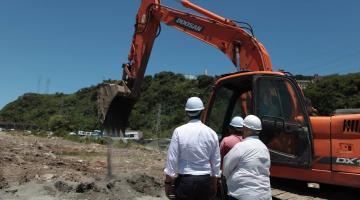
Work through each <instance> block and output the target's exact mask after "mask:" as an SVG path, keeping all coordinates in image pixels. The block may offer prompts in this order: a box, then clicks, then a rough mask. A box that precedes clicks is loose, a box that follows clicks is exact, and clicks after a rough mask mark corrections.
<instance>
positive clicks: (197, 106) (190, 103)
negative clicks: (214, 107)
mask: <svg viewBox="0 0 360 200" xmlns="http://www.w3.org/2000/svg"><path fill="white" fill-rule="evenodd" d="M185 110H186V111H199V110H204V104H203V102H202V101H201V99H200V98H199V97H190V98H189V99H188V100H187V102H186V105H185Z"/></svg>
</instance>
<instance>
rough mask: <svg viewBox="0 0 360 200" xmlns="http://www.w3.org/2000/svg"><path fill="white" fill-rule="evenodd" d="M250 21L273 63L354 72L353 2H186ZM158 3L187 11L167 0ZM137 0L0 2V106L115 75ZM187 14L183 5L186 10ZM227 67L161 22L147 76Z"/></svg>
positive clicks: (357, 31)
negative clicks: (32, 93) (28, 94)
mask: <svg viewBox="0 0 360 200" xmlns="http://www.w3.org/2000/svg"><path fill="white" fill-rule="evenodd" d="M192 2H193V3H196V4H199V5H201V6H202V7H204V8H206V9H208V10H211V11H213V12H215V13H217V14H219V15H222V16H224V17H226V18H230V19H235V20H238V21H246V22H248V23H250V24H252V26H253V28H254V30H255V36H256V37H257V38H258V40H259V41H261V42H262V43H263V44H264V45H265V47H266V48H267V50H268V52H269V53H270V56H271V59H272V64H273V69H275V70H277V69H285V70H286V71H289V72H291V73H293V74H305V75H312V74H315V73H318V74H321V75H328V74H334V73H340V74H345V73H350V72H359V71H360V64H359V63H360V62H359V61H360V37H359V35H360V23H359V20H360V12H359V9H360V1H357V0H347V1H340V0H331V1H328V0H317V1H310V0H307V1H289V0H276V1H265V0H252V1H240V0H226V1H219V0H208V1H201V0H193V1H192ZM162 3H163V4H164V5H168V6H171V7H175V8H178V9H180V10H184V11H190V10H188V9H186V8H182V6H181V5H180V4H179V3H177V2H176V1H175V0H164V1H162ZM139 4H140V0H102V1H100V0H61V1H56V0H0V70H1V71H0V108H2V107H3V106H4V105H6V104H7V103H9V102H11V101H13V100H15V99H16V98H17V97H19V96H21V95H22V94H24V93H26V92H39V93H54V92H63V93H72V92H75V91H77V90H78V89H80V88H83V87H87V86H90V85H95V84H97V83H99V82H101V81H102V80H104V79H109V78H111V79H120V77H121V64H122V63H124V62H126V61H127V55H128V51H129V47H130V42H131V38H132V34H133V25H134V22H135V14H136V12H137V9H138V6H139ZM190 12H191V11H190ZM205 69H207V71H208V73H209V74H210V75H218V74H222V73H228V72H233V71H235V68H234V67H233V66H232V64H231V62H230V61H229V60H227V58H226V57H225V56H224V55H223V54H222V53H221V52H220V51H218V50H217V49H215V48H213V47H211V46H208V45H206V44H204V43H202V42H200V41H197V40H196V39H193V38H190V37H189V36H187V35H185V34H183V33H181V32H179V31H177V30H174V29H172V28H171V27H167V26H166V25H163V26H162V32H161V35H160V36H159V38H158V39H157V40H156V42H155V45H154V48H153V53H152V55H151V57H150V61H149V64H148V68H147V74H151V75H153V74H154V73H157V72H160V71H173V72H176V73H183V74H194V75H197V74H203V73H204V71H205Z"/></svg>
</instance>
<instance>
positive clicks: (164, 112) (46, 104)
mask: <svg viewBox="0 0 360 200" xmlns="http://www.w3.org/2000/svg"><path fill="white" fill-rule="evenodd" d="M213 83H214V77H211V76H204V75H203V76H198V77H197V79H193V80H190V79H186V78H185V77H184V76H183V75H181V74H174V73H172V72H161V73H158V74H155V75H154V76H146V77H145V78H144V82H143V84H142V86H141V90H142V91H141V97H140V99H139V101H138V102H137V104H136V105H135V107H134V109H133V111H132V114H131V117H130V128H131V129H136V130H142V131H144V133H145V135H146V136H147V137H152V136H153V134H154V132H155V131H154V130H155V127H156V125H157V123H158V122H160V126H159V129H160V130H159V131H160V136H161V137H165V136H169V135H170V134H171V133H172V130H173V128H175V127H176V126H178V125H180V124H183V123H185V122H186V120H187V118H186V116H185V113H184V103H185V101H186V99H187V98H188V97H189V96H200V97H201V98H202V99H203V100H204V103H205V104H206V103H207V99H208V97H209V93H210V91H211V86H212V85H213ZM97 88H98V86H91V87H88V88H83V89H81V90H79V91H77V92H75V93H74V94H62V93H56V94H35V93H27V94H24V95H23V96H21V97H19V98H18V99H17V100H15V101H14V102H11V103H9V104H8V105H6V106H5V107H4V108H3V109H2V110H1V111H0V121H7V122H14V123H25V124H31V125H35V126H37V127H39V128H40V129H42V130H53V131H54V130H55V131H76V130H85V131H86V130H89V131H90V130H94V129H99V128H100V124H99V122H98V120H97V113H98V112H97V102H96V100H97ZM359 90H360V73H355V74H348V75H334V76H329V77H324V78H322V79H320V80H319V81H315V82H314V83H312V84H310V85H309V86H308V87H307V88H306V90H305V91H304V94H305V95H306V96H307V97H309V98H310V99H311V101H312V104H313V105H314V107H316V108H317V109H318V111H319V113H320V114H322V115H329V114H331V113H332V111H333V110H335V109H337V108H360V91H359ZM159 111H160V118H159V119H160V120H158V119H157V116H158V112H159Z"/></svg>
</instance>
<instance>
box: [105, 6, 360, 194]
mask: <svg viewBox="0 0 360 200" xmlns="http://www.w3.org/2000/svg"><path fill="white" fill-rule="evenodd" d="M181 3H182V5H183V6H184V7H187V8H190V9H192V10H194V11H196V12H198V13H200V14H201V15H202V16H198V15H194V14H191V13H186V12H182V11H179V10H175V9H172V8H169V7H166V6H164V5H161V4H160V0H142V3H141V5H140V8H139V10H138V13H137V15H136V24H135V33H134V36H133V39H132V43H131V48H130V53H129V57H128V63H126V64H124V65H123V79H122V80H121V81H119V82H116V83H111V84H103V85H102V87H100V89H99V95H98V103H99V116H100V120H101V122H102V123H103V125H104V129H105V130H106V131H107V132H121V131H124V129H125V127H126V126H127V124H128V119H129V116H130V112H131V109H132V108H133V106H134V104H135V102H136V101H137V100H138V98H139V95H140V93H139V91H140V85H141V82H142V80H143V77H144V73H145V70H146V66H147V62H148V60H149V57H150V53H151V49H152V46H153V43H154V40H155V38H156V36H157V34H158V31H159V27H160V23H164V24H166V25H168V26H170V27H173V28H176V29H177V30H179V31H182V32H184V33H187V34H188V35H190V36H193V37H195V38H197V39H199V40H201V41H203V42H206V43H208V44H210V45H212V46H214V47H216V48H218V49H219V50H220V51H222V52H223V53H224V54H225V55H226V56H227V57H228V58H229V59H230V60H231V61H232V63H233V64H234V65H235V66H236V67H237V68H238V72H236V73H229V74H224V75H222V76H220V77H219V78H218V79H217V80H216V82H215V84H214V87H213V90H212V93H211V95H210V99H209V101H208V105H207V107H206V109H205V111H204V112H203V115H202V121H203V122H204V123H205V124H207V125H208V126H210V127H212V128H213V129H214V130H215V131H216V132H217V133H218V134H219V135H220V136H222V137H224V136H226V135H227V134H228V124H229V122H230V120H231V118H232V117H233V116H235V115H241V116H243V117H245V116H246V115H248V114H254V115H257V116H259V117H260V119H261V121H262V124H263V130H262V132H261V133H260V139H261V140H262V141H263V142H264V143H265V144H266V145H267V147H268V148H269V151H270V155H271V162H272V165H271V176H272V177H279V178H287V179H296V180H303V181H308V182H315V183H328V184H335V185H343V186H349V187H355V188H360V114H351V113H350V114H349V113H348V114H346V115H335V116H309V113H308V110H309V109H308V105H306V101H305V98H304V95H303V93H302V91H301V89H300V87H299V86H298V84H297V83H296V81H295V80H294V79H293V78H292V76H291V74H289V73H285V72H273V71H272V66H271V61H270V57H269V54H268V53H267V51H266V49H265V47H264V46H263V45H262V44H261V43H260V42H259V41H257V40H256V38H255V37H254V36H253V34H252V28H251V27H250V26H248V24H246V23H239V22H235V21H233V20H229V19H226V18H223V17H221V16H218V15H216V14H214V13H212V12H210V11H208V10H205V9H203V8H201V7H199V6H197V5H195V4H193V3H191V2H189V1H188V0H182V1H181ZM244 25H245V26H244Z"/></svg>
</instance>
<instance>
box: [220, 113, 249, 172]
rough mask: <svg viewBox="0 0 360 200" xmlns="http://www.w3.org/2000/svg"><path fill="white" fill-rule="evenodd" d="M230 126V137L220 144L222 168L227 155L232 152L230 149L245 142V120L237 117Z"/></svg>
mask: <svg viewBox="0 0 360 200" xmlns="http://www.w3.org/2000/svg"><path fill="white" fill-rule="evenodd" d="M229 125H230V127H229V133H230V135H229V136H226V137H224V138H223V139H222V140H221V143H220V155H221V166H222V163H223V159H224V157H225V155H226V154H227V153H228V152H229V151H230V149H232V148H233V147H234V146H235V145H236V144H237V143H239V142H241V141H242V140H243V137H242V134H243V132H242V131H243V127H244V119H243V118H242V117H240V116H235V117H233V118H232V120H231V122H230V124H229ZM221 168H222V167H221Z"/></svg>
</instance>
